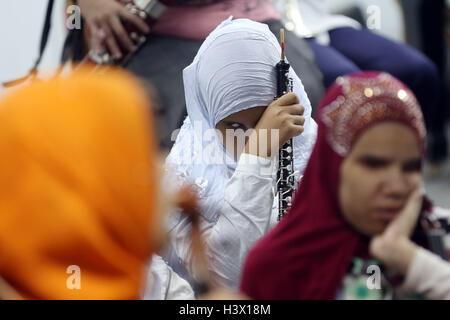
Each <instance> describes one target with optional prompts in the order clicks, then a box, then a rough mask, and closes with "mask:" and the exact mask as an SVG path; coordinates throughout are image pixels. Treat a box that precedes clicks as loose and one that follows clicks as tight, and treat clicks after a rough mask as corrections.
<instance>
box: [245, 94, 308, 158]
mask: <svg viewBox="0 0 450 320" xmlns="http://www.w3.org/2000/svg"><path fill="white" fill-rule="evenodd" d="M304 112H305V108H304V107H303V106H301V105H300V100H299V98H298V96H297V95H296V94H295V93H292V92H291V93H287V94H285V95H284V96H282V97H281V98H279V99H278V100H275V101H274V102H272V103H271V104H270V105H269V106H268V107H267V109H266V110H265V111H264V113H263V115H262V117H261V119H260V120H259V121H258V123H257V124H256V126H255V130H254V132H253V134H252V135H251V136H250V138H249V141H248V143H247V145H246V146H245V152H246V153H250V154H254V155H257V156H268V157H271V156H272V154H273V152H277V151H278V149H279V148H281V147H282V146H283V145H284V144H285V143H286V142H287V141H288V140H289V139H291V138H293V137H295V136H298V135H299V134H301V133H302V132H303V130H304V128H303V125H304V124H305V117H304V116H303V113H304ZM261 129H263V130H261ZM264 129H265V130H264ZM274 130H277V131H278V135H277V134H276V131H274ZM263 134H264V135H267V139H265V141H267V150H262V149H261V145H260V143H259V141H260V139H261V138H262V137H263V136H262V135H263ZM276 137H278V139H275V140H274V141H272V139H271V138H276ZM264 151H266V152H264Z"/></svg>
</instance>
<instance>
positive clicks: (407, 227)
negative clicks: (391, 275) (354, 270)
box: [370, 184, 423, 275]
mask: <svg viewBox="0 0 450 320" xmlns="http://www.w3.org/2000/svg"><path fill="white" fill-rule="evenodd" d="M422 202H423V188H422V184H419V185H418V187H417V188H416V189H415V190H414V191H413V192H412V193H411V195H410V197H409V199H408V202H407V203H406V205H405V207H404V208H403V210H402V212H400V213H399V215H398V216H397V217H396V218H395V219H394V220H393V221H392V222H391V223H390V224H389V225H388V226H387V227H386V229H385V231H384V232H383V233H382V234H380V235H378V236H376V237H374V238H373V239H372V241H371V243H370V253H371V254H372V255H373V256H374V257H375V258H377V259H379V260H380V261H381V262H382V263H383V264H385V265H386V266H387V267H388V268H389V269H391V270H393V271H395V272H399V273H401V274H403V275H406V273H407V272H408V268H409V266H410V265H411V263H412V261H413V259H414V255H415V253H416V250H417V245H416V244H415V243H413V242H412V241H411V240H410V237H411V234H412V232H413V231H414V227H415V225H416V223H417V219H418V218H419V214H420V210H421V208H422Z"/></svg>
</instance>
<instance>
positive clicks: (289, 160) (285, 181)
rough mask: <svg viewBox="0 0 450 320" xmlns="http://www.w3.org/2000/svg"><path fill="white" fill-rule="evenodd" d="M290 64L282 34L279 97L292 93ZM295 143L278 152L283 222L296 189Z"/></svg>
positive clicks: (279, 197) (287, 143) (278, 177)
mask: <svg viewBox="0 0 450 320" xmlns="http://www.w3.org/2000/svg"><path fill="white" fill-rule="evenodd" d="M290 67H291V66H290V64H289V63H288V62H287V61H286V60H285V57H284V35H283V33H282V58H281V61H280V62H279V63H277V65H276V67H275V68H276V75H277V96H276V97H275V98H276V99H278V98H280V97H282V96H283V95H285V94H286V93H288V92H292V89H293V82H292V78H290V77H289V68H290ZM293 150H294V148H293V141H292V139H289V140H288V141H287V142H286V143H285V145H284V146H282V147H281V148H280V150H279V152H278V157H279V160H278V172H277V193H278V220H281V219H282V218H283V217H284V215H285V214H286V213H287V211H288V210H289V208H290V207H291V205H292V196H293V193H294V188H295V177H294V153H293Z"/></svg>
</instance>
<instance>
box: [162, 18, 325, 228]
mask: <svg viewBox="0 0 450 320" xmlns="http://www.w3.org/2000/svg"><path fill="white" fill-rule="evenodd" d="M287 45H289V43H288V44H287ZM280 56H281V47H280V45H279V43H278V41H277V39H276V38H275V36H274V35H273V34H272V32H271V31H270V30H269V28H268V27H267V25H265V24H262V23H257V22H253V21H250V20H248V19H237V20H232V17H230V18H229V19H227V20H225V21H224V22H222V23H221V24H220V25H219V26H218V27H217V28H216V29H215V30H214V31H213V32H212V33H211V34H210V35H209V36H208V37H207V38H206V40H205V42H204V43H203V44H202V46H201V47H200V49H199V51H198V53H197V56H196V57H195V58H194V61H193V62H192V64H191V65H190V66H188V67H187V68H186V69H184V71H183V78H184V87H185V95H186V107H187V113H188V116H187V117H186V120H185V121H184V124H183V126H182V127H181V129H180V132H179V134H178V137H177V139H176V141H175V144H174V146H173V148H172V150H171V152H170V154H169V156H168V157H167V159H166V170H167V171H168V173H169V175H171V176H172V177H175V178H176V179H175V181H176V183H182V182H183V181H189V182H191V183H194V184H196V185H197V186H198V187H199V193H200V201H201V205H202V215H203V217H204V218H205V219H206V220H207V221H209V222H215V221H216V220H217V219H218V217H219V215H220V208H221V207H222V204H223V201H224V197H225V185H226V182H227V181H228V179H229V178H230V176H231V175H232V173H233V172H234V169H235V167H236V160H235V159H234V157H233V156H231V155H230V154H229V153H228V152H226V150H225V148H224V147H223V145H222V143H221V141H220V139H219V136H218V135H217V134H216V133H215V131H214V134H209V135H206V136H205V135H204V134H202V133H204V132H205V131H206V130H209V132H212V130H215V127H216V124H217V123H218V122H219V121H221V120H223V119H224V118H226V117H228V116H229V115H231V114H233V113H236V112H239V111H242V110H245V109H249V108H253V107H257V106H268V105H269V104H270V103H272V102H273V100H274V97H275V96H276V74H275V65H276V64H277V63H278V62H279V61H280ZM289 73H290V76H291V77H292V78H293V80H294V88H293V91H294V92H295V93H296V94H297V95H298V97H299V98H300V104H301V105H303V106H304V107H305V112H304V116H305V119H306V121H305V124H304V132H303V133H302V134H301V135H299V136H297V137H295V138H294V167H295V170H296V171H298V172H299V173H303V171H304V169H305V166H306V163H307V161H308V159H309V156H310V154H311V151H312V148H313V145H314V142H315V139H316V135H317V124H316V123H315V122H314V120H313V119H312V118H311V103H310V102H309V99H308V96H307V94H306V92H305V90H304V88H303V84H302V82H301V80H300V79H299V78H298V76H297V75H296V74H295V72H294V70H293V69H292V68H291V69H290V72H289ZM200 127H201V128H202V130H203V131H202V132H201V130H199V128H200ZM211 129H212V130H211ZM274 174H275V173H274ZM274 180H275V179H274Z"/></svg>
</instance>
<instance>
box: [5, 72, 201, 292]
mask: <svg viewBox="0 0 450 320" xmlns="http://www.w3.org/2000/svg"><path fill="white" fill-rule="evenodd" d="M0 123H1V125H0V132H1V133H0V153H1V154H2V157H1V159H0V208H1V212H2V214H1V218H0V219H1V222H0V248H1V250H0V277H1V278H2V281H1V283H0V296H1V298H3V299H12V298H24V299H139V298H141V297H142V296H143V294H144V292H145V291H146V290H147V293H146V295H145V296H146V297H147V298H148V297H150V298H151V297H154V298H158V299H164V298H174V296H176V297H180V296H181V297H193V296H192V295H191V294H192V289H190V287H189V285H188V284H187V283H186V282H185V281H184V280H182V279H180V278H179V277H177V276H176V275H174V274H173V273H171V270H169V269H168V267H167V266H166V265H165V264H164V262H162V261H156V262H155V261H154V262H153V263H152V269H151V270H153V271H155V272H156V273H154V275H153V277H150V276H147V273H148V272H149V271H148V264H149V260H150V259H151V257H152V254H153V253H155V252H156V251H157V250H158V249H159V248H160V247H161V245H162V244H163V242H164V241H165V230H166V229H165V227H164V220H163V215H162V211H161V206H162V204H161V200H160V197H161V190H160V188H159V184H160V181H159V177H160V173H159V172H158V164H157V161H158V158H159V157H158V149H157V145H156V139H155V133H154V127H153V121H152V116H151V112H150V102H149V99H148V96H147V93H146V92H145V91H144V90H143V88H142V87H141V85H140V83H139V82H138V81H137V80H135V79H134V78H133V77H132V76H131V75H128V74H126V73H123V72H122V71H109V72H107V73H106V74H103V75H92V74H90V73H89V72H85V71H78V72H77V73H75V74H73V75H71V76H68V77H63V78H61V77H59V78H53V79H51V80H48V81H45V82H39V81H34V82H32V83H31V84H29V85H27V86H26V87H24V88H20V89H18V90H17V91H15V92H12V93H10V94H8V95H7V96H6V97H5V98H4V99H3V100H2V101H0ZM155 263H156V264H158V263H159V267H157V266H154V265H155ZM158 270H162V271H163V272H165V273H166V274H170V276H169V277H167V276H166V277H165V276H164V273H162V272H159V271H158ZM72 273H73V274H72ZM148 278H151V279H152V281H153V282H151V283H150V282H149V283H147V279H148ZM161 278H162V279H170V280H172V281H171V283H170V286H169V285H168V284H167V283H166V282H162V283H159V284H158V283H155V279H156V280H157V279H161ZM165 281H166V280H165ZM147 286H151V289H149V288H146V287H147ZM151 290H153V291H154V292H150V291H151ZM162 291H163V292H162ZM150 293H153V294H150Z"/></svg>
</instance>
